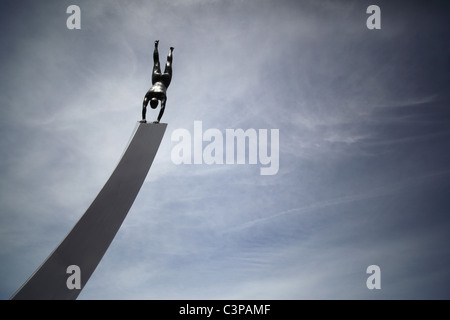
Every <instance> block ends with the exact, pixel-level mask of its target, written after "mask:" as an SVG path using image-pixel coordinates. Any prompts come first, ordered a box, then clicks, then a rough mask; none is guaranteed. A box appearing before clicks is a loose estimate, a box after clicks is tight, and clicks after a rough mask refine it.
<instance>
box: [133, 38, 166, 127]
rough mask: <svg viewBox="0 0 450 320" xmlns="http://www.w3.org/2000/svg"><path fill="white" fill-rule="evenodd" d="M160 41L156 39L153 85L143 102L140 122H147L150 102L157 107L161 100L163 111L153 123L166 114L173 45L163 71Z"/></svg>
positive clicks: (153, 106)
mask: <svg viewBox="0 0 450 320" xmlns="http://www.w3.org/2000/svg"><path fill="white" fill-rule="evenodd" d="M158 42H159V40H156V41H155V50H154V51H153V72H152V87H151V88H150V90H148V91H147V93H146V94H145V97H144V102H143V103H142V120H141V121H140V122H142V123H145V122H147V121H146V120H145V115H146V113H147V105H148V103H149V102H150V107H151V108H152V109H156V107H157V106H158V101H161V111H160V112H159V115H158V120H156V121H153V123H159V121H160V120H161V117H162V115H163V114H164V108H165V107H166V102H167V96H166V92H167V88H168V87H169V85H170V81H171V80H172V51H173V47H170V51H169V54H168V56H167V62H166V67H165V69H164V73H161V68H160V65H159V53H158Z"/></svg>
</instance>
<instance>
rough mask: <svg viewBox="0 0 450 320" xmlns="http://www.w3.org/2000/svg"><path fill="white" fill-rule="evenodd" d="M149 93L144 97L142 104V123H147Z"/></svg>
mask: <svg viewBox="0 0 450 320" xmlns="http://www.w3.org/2000/svg"><path fill="white" fill-rule="evenodd" d="M148 102H149V99H148V93H147V94H146V95H145V97H144V101H143V102H142V120H141V122H145V114H146V113H147V105H148Z"/></svg>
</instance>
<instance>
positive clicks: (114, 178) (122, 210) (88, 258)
mask: <svg viewBox="0 0 450 320" xmlns="http://www.w3.org/2000/svg"><path fill="white" fill-rule="evenodd" d="M166 127H167V124H165V123H159V124H151V123H149V124H147V123H140V124H139V126H138V128H137V130H136V132H135V134H134V136H133V139H132V140H131V142H130V144H129V146H128V148H127V150H126V151H125V153H124V154H123V156H122V158H121V160H120V162H119V164H118V165H117V167H116V169H115V170H114V172H113V173H112V175H111V177H110V178H109V180H108V181H107V182H106V184H105V186H104V187H103V189H102V190H101V191H100V193H99V194H98V195H97V197H96V198H95V200H94V201H93V202H92V204H91V206H90V207H89V208H88V209H87V211H86V212H85V214H84V215H83V216H82V217H81V218H80V220H79V221H78V222H77V223H76V225H75V226H74V228H73V229H72V230H71V231H70V233H69V234H68V235H67V236H66V238H65V239H64V240H63V241H62V242H61V244H60V245H59V246H58V247H57V248H56V249H55V250H54V251H53V253H52V254H51V255H50V256H49V257H48V258H47V260H46V261H45V262H44V263H43V264H42V265H41V266H40V267H39V268H38V269H37V271H36V272H35V273H34V274H33V275H32V276H31V277H30V278H29V279H28V281H27V282H26V283H25V284H24V285H23V286H22V287H21V288H20V289H19V290H18V291H17V292H16V293H15V294H14V295H13V297H12V298H11V299H28V300H32V299H59V300H63V299H64V300H66V299H67V300H69V299H76V298H77V297H78V295H79V294H80V292H81V290H82V289H83V288H84V286H85V284H86V283H87V281H88V280H89V277H90V276H91V275H92V273H93V272H94V270H95V268H96V267H97V265H98V264H99V262H100V260H101V259H102V257H103V255H104V254H105V252H106V250H107V249H108V247H109V245H110V244H111V242H112V240H113V239H114V236H115V235H116V233H117V231H118V230H119V228H120V226H121V225H122V222H123V220H124V219H125V217H126V215H127V213H128V211H129V209H130V208H131V206H132V204H133V202H134V200H135V198H136V196H137V194H138V192H139V190H140V188H141V186H142V184H143V182H144V180H145V177H146V176H147V173H148V171H149V169H150V166H151V165H152V162H153V159H154V158H155V155H156V152H157V151H158V148H159V145H160V143H161V140H162V138H163V136H164V132H165V130H166ZM71 265H76V266H78V267H79V268H80V271H81V272H80V275H81V289H69V288H68V286H67V283H66V281H67V279H68V278H69V277H70V276H71V275H70V274H68V273H67V267H69V266H71Z"/></svg>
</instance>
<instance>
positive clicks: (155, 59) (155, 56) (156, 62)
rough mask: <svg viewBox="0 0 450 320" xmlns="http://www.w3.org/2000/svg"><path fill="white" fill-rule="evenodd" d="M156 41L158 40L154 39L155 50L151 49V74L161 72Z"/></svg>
mask: <svg viewBox="0 0 450 320" xmlns="http://www.w3.org/2000/svg"><path fill="white" fill-rule="evenodd" d="M158 42H159V40H156V41H155V50H153V74H161V67H160V65H159V53H158Z"/></svg>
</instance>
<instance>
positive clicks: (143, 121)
mask: <svg viewBox="0 0 450 320" xmlns="http://www.w3.org/2000/svg"><path fill="white" fill-rule="evenodd" d="M139 122H140V123H147V120H145V119H142V120H141V121H139Z"/></svg>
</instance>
